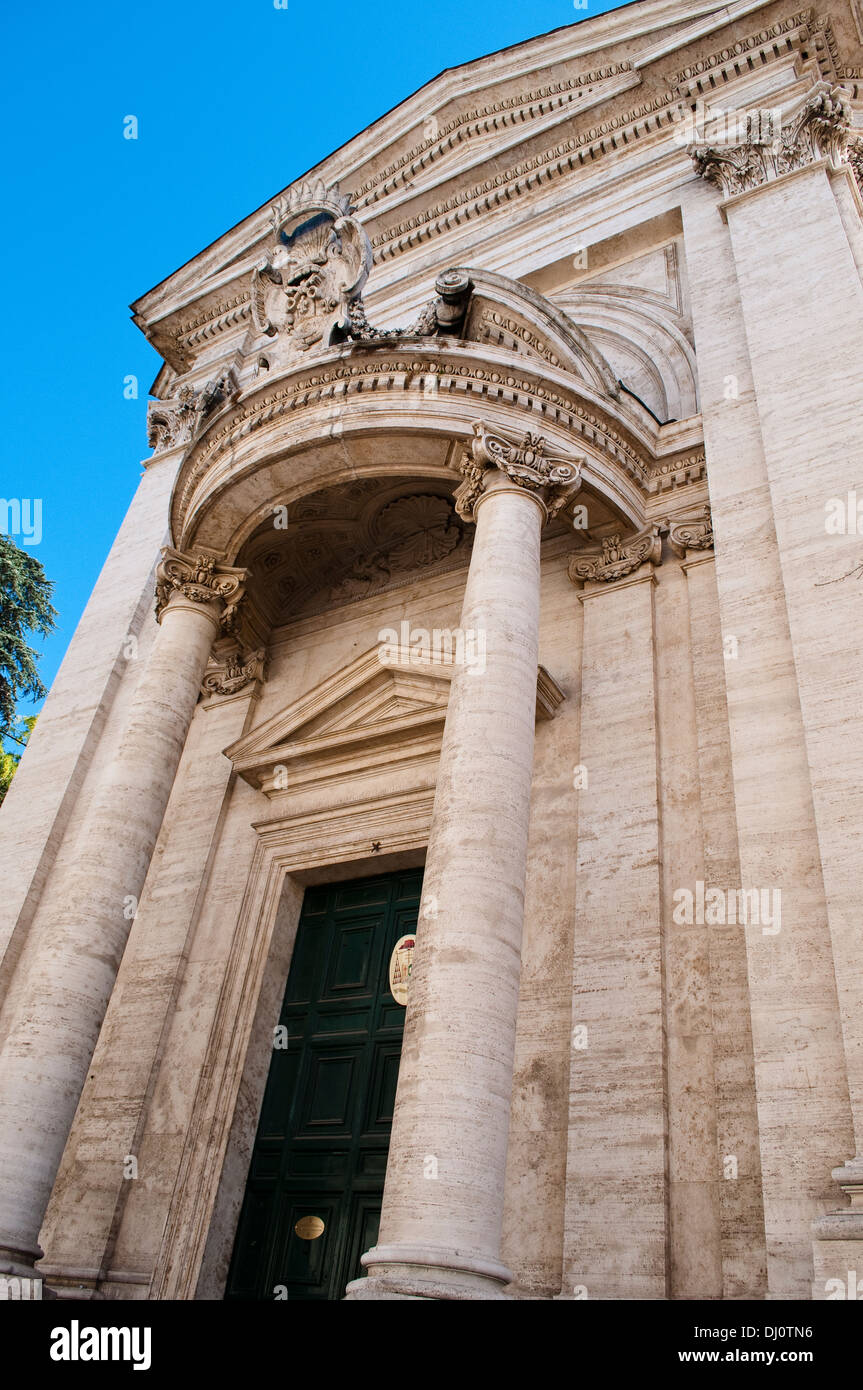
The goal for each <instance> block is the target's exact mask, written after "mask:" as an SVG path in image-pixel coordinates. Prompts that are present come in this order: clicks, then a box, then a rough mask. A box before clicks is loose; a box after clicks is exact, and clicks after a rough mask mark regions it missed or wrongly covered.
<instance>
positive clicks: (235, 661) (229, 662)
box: [201, 647, 267, 697]
mask: <svg viewBox="0 0 863 1390" xmlns="http://www.w3.org/2000/svg"><path fill="white" fill-rule="evenodd" d="M266 658H267V654H266V651H265V649H264V648H263V647H260V648H259V649H258V650H257V651H256V652H252V653H251V655H250V656H248V657H247V658H246V660H245V661H244V660H243V658H242V656H241V654H240V650H239V648H237V649H235V650H234V651H233V652H230V653H229V654H228V656H227V657H226V658H225V660H224V661H223V662H214V663H213V665H212V667H211V669H210V670H209V671H208V672H207V674H206V675H205V676H204V679H203V682H202V683H201V694H202V695H206V696H211V697H212V696H215V695H223V696H227V695H238V694H239V692H240V691H241V690H245V688H246V686H247V685H251V684H252V683H253V682H255V681H262V680H263V679H264V674H265V667H266Z"/></svg>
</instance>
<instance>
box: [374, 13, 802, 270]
mask: <svg viewBox="0 0 863 1390" xmlns="http://www.w3.org/2000/svg"><path fill="white" fill-rule="evenodd" d="M811 20H812V10H811V9H806V10H800V11H797V12H796V13H795V14H794V15H790V16H788V17H787V18H786V19H783V20H777V21H776V22H775V23H774V24H772V25H769V26H766V27H765V28H764V29H761V30H759V31H758V32H757V33H755V34H752V35H750V36H748V37H747V38H746V39H741V40H738V41H737V42H736V43H734V44H732V45H730V46H728V47H726V48H723V49H720V50H719V51H718V52H717V53H715V54H712V55H710V56H709V57H708V58H706V59H704V60H703V61H702V62H699V63H696V64H693V65H692V66H691V67H690V68H684V69H682V70H681V72H679V73H677V74H676V75H675V77H674V78H673V79H672V82H671V84H670V86H669V87H668V88H667V89H666V90H665V91H664V92H662V93H661V94H660V95H658V96H656V97H654V98H653V99H652V100H648V101H645V102H642V103H641V104H640V105H638V106H636V107H634V108H631V109H630V110H627V111H624V112H620V113H619V114H617V115H615V116H611V117H609V118H608V119H607V120H605V121H601V122H600V123H599V124H597V125H594V126H591V127H590V128H589V129H588V130H585V131H582V132H580V133H579V134H578V135H575V136H573V137H571V138H570V139H568V140H566V141H563V142H561V143H559V144H556V145H554V146H552V147H550V148H549V149H546V150H544V151H542V152H541V153H540V154H537V155H534V156H533V157H531V158H527V159H524V160H521V161H519V162H518V163H517V164H515V165H513V166H512V167H511V168H509V169H507V170H506V171H504V172H502V173H499V174H495V175H494V177H493V178H489V179H485V180H484V181H483V182H482V183H478V184H474V185H473V187H471V188H468V189H464V190H462V191H460V192H457V193H454V194H452V195H451V196H450V197H449V198H447V199H444V200H442V201H440V202H438V203H436V204H434V205H433V206H432V207H430V208H427V209H425V210H424V211H422V212H418V213H417V214H415V215H414V216H413V217H409V218H406V219H403V220H402V221H401V222H397V223H395V224H394V225H392V226H390V227H387V228H385V229H384V230H383V231H381V232H378V233H376V234H375V235H374V236H373V237H372V238H371V242H372V247H373V250H374V258H375V261H376V262H377V263H380V262H382V261H384V260H386V259H389V258H391V257H393V256H396V255H398V254H400V253H401V252H403V251H406V250H408V249H410V248H411V247H413V246H415V245H417V244H419V243H420V242H422V241H427V240H429V239H430V238H432V237H434V236H436V235H439V234H441V233H443V232H448V231H451V230H452V229H453V228H454V227H457V226H459V225H460V224H461V223H462V222H464V221H467V220H469V219H472V218H475V217H477V216H481V215H482V214H483V213H484V212H487V211H491V210H492V209H493V208H495V207H498V206H501V205H502V204H504V203H508V202H510V201H511V200H512V198H513V197H519V196H521V195H522V194H523V193H526V192H528V191H529V190H531V189H534V188H536V187H537V185H539V184H541V183H546V182H552V181H554V180H556V179H558V178H560V177H562V176H565V175H567V174H570V173H572V172H574V171H577V170H578V169H580V168H582V167H583V166H585V165H589V166H591V167H594V166H595V163H596V160H597V159H598V158H601V157H603V156H605V155H607V154H609V153H610V152H612V151H615V150H617V149H619V148H620V147H621V145H624V146H627V147H631V145H632V144H633V142H634V141H637V140H638V139H640V138H642V137H643V136H644V135H649V134H654V133H655V132H656V131H657V130H660V131H661V130H662V129H663V128H665V127H668V126H671V125H676V124H679V115H682V114H683V107H682V101H681V88H683V87H687V94H688V84H690V83H692V82H697V81H699V80H700V77H701V75H702V74H708V73H711V74H712V73H713V72H714V70H716V69H719V74H720V75H721V77H722V80H723V81H728V80H730V79H733V78H736V77H738V76H739V75H740V68H739V59H740V58H741V57H744V56H746V55H750V54H752V53H753V52H754V51H756V50H759V49H763V50H764V52H765V56H766V57H767V61H768V62H769V61H770V59H771V58H775V57H776V54H775V53H774V51H773V48H774V44H775V40H776V39H778V38H783V37H784V38H786V41H787V44H788V51H793V50H794V47H795V45H796V44H797V43H799V40H800V39H802V38H804V37H808V35H809V27H808V26H809V24H810V23H811ZM792 35H793V36H794V37H793V39H792V38H791V36H792ZM726 65H727V66H729V67H731V69H732V71H731V72H730V73H728V72H727V71H726V70H725V68H726ZM712 80H715V78H714V79H712ZM687 114H688V113H687Z"/></svg>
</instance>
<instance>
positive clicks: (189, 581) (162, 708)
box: [0, 550, 245, 1272]
mask: <svg viewBox="0 0 863 1390" xmlns="http://www.w3.org/2000/svg"><path fill="white" fill-rule="evenodd" d="M244 578H245V571H243V570H236V569H227V568H225V567H223V566H221V565H219V564H218V562H217V561H215V560H213V559H212V558H209V557H195V558H191V557H186V556H183V555H180V554H179V553H178V552H176V551H173V550H166V551H164V552H163V559H162V563H161V564H160V566H159V569H158V572H157V614H158V616H159V619H160V629H159V633H158V636H157V638H156V641H155V643H154V645H153V649H152V651H151V653H150V656H149V658H148V661H147V666H146V668H145V670H144V672H143V673H142V676H141V679H140V681H139V685H138V688H137V690H136V692H135V697H134V700H133V702H132V706H131V710H130V713H129V718H128V722H127V725H126V729H125V732H124V735H123V738H122V740H121V744H120V748H119V750H118V753H117V756H116V757H115V759H114V761H113V763H112V764H111V766H110V768H109V770H108V772H107V774H106V776H105V778H104V780H103V782H102V784H101V785H100V786H99V787H98V789H97V791H96V795H95V798H94V801H93V803H92V804H91V806H90V809H89V811H88V813H87V816H86V819H85V822H84V824H83V825H82V828H81V833H80V839H79V844H78V851H77V854H76V859H75V862H74V864H73V865H72V867H71V868H70V870H69V872H68V878H67V881H66V882H65V883H64V885H63V893H62V895H61V901H62V904H63V906H62V908H60V909H58V910H56V911H55V912H54V913H53V914H52V915H51V916H50V918H49V919H48V920H46V921H45V922H44V923H42V924H40V942H39V952H38V958H37V960H36V962H35V964H34V966H33V969H32V971H31V975H30V977H29V978H28V979H27V980H26V981H25V982H24V985H23V988H22V989H21V990H20V992H19V993H18V996H17V999H16V1012H15V1016H14V1017H13V1018H12V1019H11V1020H10V1025H9V1028H8V1032H7V1034H6V1037H5V1040H4V1044H3V1050H2V1057H0V1269H11V1270H12V1271H13V1272H15V1271H16V1270H19V1269H23V1270H24V1271H26V1270H27V1269H28V1268H30V1269H32V1264H33V1261H34V1260H36V1259H39V1258H40V1257H41V1254H42V1252H41V1250H40V1249H39V1246H38V1235H39V1228H40V1226H41V1224H42V1219H43V1217H44V1214H45V1209H46V1207H47V1203H48V1198H49V1196H50V1192H51V1188H52V1185H53V1183H54V1178H55V1176H56V1172H57V1168H58V1165H59V1162H60V1157H61V1154H62V1152H63V1147H64V1145H65V1143H66V1139H67V1136H68V1134H69V1130H70V1126H71V1124H72V1120H73V1117H74V1113H75V1108H76V1106H77V1103H78V1099H79V1096H80V1093H81V1088H82V1086H83V1084H84V1081H85V1078H86V1074H87V1069H88V1066H89V1064H90V1059H91V1057H92V1054H93V1049H94V1047H95V1044H96V1039H97V1037H98V1034H99V1029H100V1027H101V1024H102V1019H103V1017H104V1013H105V1008H106V1005H107V1001H108V998H109V996H110V994H111V990H112V988H113V986H114V981H115V978H116V974H117V970H118V967H119V963H120V959H121V957H122V954H123V950H124V947H125V944H126V938H127V935H128V932H129V927H130V922H131V920H132V918H133V915H134V911H135V910H136V908H137V905H138V899H139V897H140V893H141V889H142V887H143V883H144V878H145V875H146V873H147V868H148V866H149V863H150V859H151V856H152V853H153V848H154V845H155V842H156V837H157V835H158V832H159V827H160V825H161V822H162V817H163V814H164V810H165V806H166V803H167V800H168V796H169V793H170V791H171V787H172V785H173V782H174V777H175V774H176V770H177V765H178V763H179V760H180V755H181V753H182V750H183V745H184V743H185V739H186V733H187V730H188V727H189V722H190V720H191V717H192V712H193V710H194V708H195V703H196V701H197V699H198V695H199V692H200V687H201V680H202V678H203V676H204V672H205V668H206V664H207V659H208V657H209V654H210V648H211V646H212V643H213V639H214V637H215V636H216V635H217V633H218V632H219V628H220V624H224V623H227V624H228V625H230V623H231V622H232V620H233V617H234V614H235V612H236V607H237V604H238V602H239V600H240V597H241V595H242V592H243V580H244Z"/></svg>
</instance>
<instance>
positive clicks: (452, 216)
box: [136, 8, 845, 371]
mask: <svg viewBox="0 0 863 1390" xmlns="http://www.w3.org/2000/svg"><path fill="white" fill-rule="evenodd" d="M732 20H733V15H732V16H731V17H730V18H726V19H725V20H724V23H725V24H728V23H730V22H732ZM812 22H813V11H812V9H811V8H807V9H803V10H799V11H796V12H795V13H794V14H793V15H790V16H788V17H786V18H785V19H782V20H777V21H776V22H774V23H773V24H771V25H767V26H765V27H764V28H763V29H760V30H758V31H756V32H753V33H752V34H750V35H747V36H746V37H745V38H742V39H739V40H737V41H735V42H734V43H733V44H730V45H726V46H725V47H723V48H721V49H718V50H717V51H715V52H714V53H712V54H710V55H708V56H707V57H706V58H704V59H703V60H699V61H698V62H697V63H694V64H691V65H690V66H688V67H685V68H683V69H681V70H680V71H679V72H677V73H675V74H674V76H673V77H672V79H671V81H670V83H669V85H668V87H667V89H666V90H665V91H663V92H662V93H660V94H659V95H657V96H655V97H654V98H652V99H650V100H645V101H642V102H641V103H639V104H638V105H636V106H634V107H631V108H629V109H627V110H624V111H622V112H618V113H617V114H616V115H612V116H610V117H609V118H608V119H606V120H604V121H601V122H599V123H596V124H594V125H592V126H591V127H590V128H589V129H587V130H584V131H579V132H577V134H576V135H575V136H573V137H572V138H570V139H568V140H567V141H565V142H560V143H557V144H554V145H552V146H550V147H549V148H548V149H546V150H544V151H543V152H542V153H540V154H537V155H535V156H533V157H531V158H526V159H524V160H521V161H519V162H518V163H516V164H513V165H511V166H510V167H508V168H507V169H505V170H504V171H502V172H500V173H497V174H495V175H494V177H492V178H489V179H486V180H483V181H482V182H481V183H476V184H474V185H473V186H472V187H470V188H468V189H460V190H456V191H455V192H453V194H452V195H451V196H450V197H448V198H446V199H440V200H438V201H436V202H435V203H434V204H433V205H432V206H430V207H425V208H423V209H422V210H421V211H419V212H417V213H416V214H414V215H413V216H411V217H407V218H404V217H403V218H401V219H399V220H398V221H396V222H394V223H393V224H391V225H389V226H384V227H379V226H378V227H373V226H372V225H371V224H370V225H369V227H368V230H369V234H370V236H371V241H372V246H373V253H374V260H375V262H376V263H378V264H381V263H383V262H385V261H387V260H390V259H392V258H393V257H395V256H398V255H400V254H401V253H402V252H405V251H409V250H411V249H413V248H414V247H415V246H417V245H418V244H420V243H421V242H425V241H428V240H431V239H432V238H434V237H436V236H438V235H441V234H444V233H446V232H448V231H451V230H453V229H455V228H458V227H459V226H461V225H462V224H464V223H465V222H468V221H473V220H474V219H476V218H477V217H479V216H482V215H484V214H485V213H486V212H488V211H492V210H494V209H495V208H497V207H500V206H504V205H505V204H507V203H509V202H511V201H512V199H513V198H516V199H517V198H519V197H520V196H521V195H522V194H525V193H527V192H529V191H531V190H534V189H536V188H537V187H538V186H539V185H540V184H543V183H548V182H552V181H555V180H557V179H559V178H560V177H561V176H565V175H567V174H570V173H572V172H574V171H575V172H577V171H578V170H580V169H581V168H583V167H590V168H594V167H595V166H596V164H597V161H599V160H601V159H603V158H604V157H605V156H606V155H608V154H610V153H614V152H615V151H617V150H619V149H621V148H624V149H632V147H633V146H634V145H635V144H636V143H637V142H638V141H639V140H642V139H643V138H644V137H645V136H652V135H655V134H656V132H657V131H660V132H661V131H662V130H665V129H668V128H670V127H671V126H673V125H674V124H682V123H683V121H684V120H685V119H686V118H687V117H688V116H689V107H688V104H686V102H687V98H688V97H689V96H690V95H691V94H692V93H694V92H701V91H708V90H709V91H713V90H714V89H715V87H716V85H717V83H725V82H730V81H734V80H736V79H738V78H739V77H740V76H741V73H742V72H746V71H750V70H751V71H754V70H755V61H756V59H757V60H758V61H759V63H761V62H763V63H764V64H765V65H769V64H770V63H772V62H774V61H777V58H778V59H784V58H786V57H787V56H788V54H789V53H794V52H795V51H799V49H800V47H801V43H802V42H806V41H808V40H809V38H810V37H811V29H810V26H811V24H812ZM779 40H781V41H782V42H781V43H780V42H778V41H779ZM626 61H629V60H625V61H624V60H621V61H620V62H619V63H610V64H606V65H605V66H604V67H598V68H596V69H594V70H592V71H591V72H590V73H587V74H584V75H583V79H584V81H583V85H582V86H581V87H579V86H578V85H575V86H573V87H572V88H571V89H569V88H567V90H568V91H571V92H572V94H573V96H572V102H573V103H574V102H575V100H576V99H577V98H578V97H580V96H583V95H585V94H586V92H587V91H589V90H590V86H589V79H590V78H597V75H598V74H602V73H606V72H608V71H609V70H610V69H611V70H614V69H616V68H619V69H620V71H619V72H616V73H615V74H614V76H612V77H606V78H602V77H600V78H599V79H598V80H600V81H602V80H605V81H612V82H614V81H615V79H617V80H618V81H619V80H620V79H622V78H625V77H626V76H627V72H628V70H627V68H626ZM630 68H631V70H632V76H633V78H635V77H636V76H638V74H637V73H636V71H635V66H634V65H633V64H632V63H630ZM759 71H760V67H759ZM843 71H845V70H843ZM837 76H838V72H837ZM503 80H504V78H501V81H503ZM580 80H581V79H579V78H578V77H575V78H572V79H567V82H569V81H572V82H574V83H576V84H578V82H579V81H580ZM559 85H566V84H561V83H550V84H545V86H544V87H541V88H536V89H532V90H528V91H526V92H524V93H521V94H518V95H517V96H515V97H513V98H511V100H513V101H516V102H518V101H520V100H521V99H522V97H523V98H524V99H525V101H526V102H527V106H528V107H529V106H530V105H531V102H530V100H529V98H531V97H532V96H534V95H536V96H538V97H539V102H540V103H541V104H542V105H543V106H544V108H545V109H544V110H542V111H540V110H539V109H538V110H537V111H536V113H535V115H536V117H537V118H538V119H539V118H542V119H547V116H548V114H549V106H548V98H543V97H541V96H539V94H540V93H541V92H544V91H545V90H546V88H549V89H550V88H554V87H556V86H559ZM563 95H565V94H564V93H554V94H552V93H550V96H551V98H552V104H553V100H554V98H555V97H560V96H563ZM619 95H620V92H619V90H618V91H616V92H613V93H610V94H609V99H610V100H611V99H613V98H614V97H615V96H619ZM453 99H458V98H457V97H454V98H453ZM508 100H509V99H506V98H504V99H503V100H501V101H498V102H489V103H485V105H483V106H482V107H471V109H470V110H469V111H467V112H464V113H462V114H461V115H458V116H454V117H453V118H451V120H450V121H449V122H447V124H446V125H445V126H444V127H443V129H444V130H446V131H449V132H450V133H449V134H447V135H446V138H442V137H441V134H440V132H438V134H437V135H436V136H433V137H430V138H429V139H428V140H426V141H423V142H421V143H420V144H418V145H416V146H413V147H412V148H411V149H410V150H408V151H406V152H405V154H404V155H402V156H399V157H398V158H397V159H395V160H391V161H390V162H389V164H388V165H387V168H386V169H385V170H382V171H381V173H380V175H375V176H373V177H372V178H370V179H366V180H365V181H364V182H363V183H362V184H360V185H359V188H360V191H359V193H357V195H356V197H357V199H358V201H359V204H360V206H361V207H362V209H363V212H364V215H365V220H366V221H367V222H369V219H370V217H371V218H373V219H374V221H377V220H378V219H377V217H376V216H375V214H376V206H377V203H378V202H380V201H381V199H382V198H383V197H384V191H383V190H384V184H380V183H379V182H378V180H379V179H383V180H384V183H386V180H387V179H389V180H390V184H391V186H390V187H388V188H387V190H386V191H387V193H393V192H397V191H398V190H399V189H401V188H402V187H403V186H404V185H405V183H407V182H408V180H409V179H410V178H411V177H413V175H412V174H411V173H409V170H410V168H411V165H412V164H416V165H417V170H418V171H419V170H422V171H425V170H428V169H430V168H431V167H432V166H433V165H434V164H435V162H436V161H437V160H439V159H440V158H442V157H443V156H445V155H448V154H450V153H451V151H452V150H453V149H454V148H456V147H457V145H458V143H459V139H461V140H462V141H464V140H465V139H466V135H465V132H466V131H467V130H468V129H471V128H472V122H473V124H474V125H476V126H477V130H476V136H478V137H484V136H485V135H486V134H487V131H486V129H485V125H486V123H490V124H489V131H492V132H493V131H494V129H495V126H494V124H493V120H494V118H495V117H496V118H497V120H498V123H499V125H500V122H501V121H502V120H503V121H504V122H507V121H509V122H512V121H516V122H517V123H518V124H519V125H520V124H521V117H520V116H514V115H513V113H514V112H518V111H519V110H522V111H523V110H524V108H523V107H522V108H519V107H518V106H516V107H513V108H512V109H511V110H509V109H506V108H507V101H508ZM570 105H572V103H570V102H569V101H567V102H564V103H563V105H562V106H561V110H563V109H564V107H567V106H570ZM495 106H498V107H500V108H502V109H501V110H499V111H497V112H495V110H494V108H495ZM487 109H489V114H488V115H486V114H485V113H486V110H487ZM475 113H476V114H475ZM419 119H422V118H421V117H420V118H419ZM453 125H454V126H455V127H456V128H455V129H453V130H450V127H451V126H453ZM526 134H527V136H528V137H529V136H530V131H529V130H527V131H526ZM471 138H474V137H471ZM368 158H369V156H363V157H362V159H363V162H367V161H368ZM400 170H402V171H404V172H403V173H400V172H399V171H400ZM388 171H389V172H388ZM457 173H458V171H457V170H456V171H453V175H452V176H453V177H456V175H457ZM335 174H336V169H335V167H333V176H335ZM338 176H339V177H340V178H341V179H342V181H343V182H345V183H348V184H349V183H350V180H351V178H352V172H351V170H350V168H349V167H348V166H346V165H344V163H340V164H339V166H338ZM364 190H365V191H364ZM375 190H377V191H375ZM256 216H257V217H258V219H259V221H258V222H255V223H254V225H250V226H249V228H248V230H247V232H246V233H245V236H246V241H245V243H244V244H243V245H239V244H237V243H235V242H231V243H230V246H231V247H232V248H233V249H232V250H231V251H230V259H231V261H232V262H237V263H239V262H242V261H244V260H245V261H248V260H249V257H250V256H252V255H254V254H255V251H254V248H255V247H257V246H259V245H260V244H261V243H262V242H263V241H264V240H265V239H266V235H267V231H266V228H265V226H264V222H263V219H264V217H265V216H267V217H268V216H269V210H268V208H267V209H262V210H261V211H260V213H259V214H256ZM259 223H260V225H259ZM224 273H225V267H222V269H221V270H220V271H218V272H216V273H214V274H213V276H212V277H211V278H213V279H215V278H216V274H218V275H224ZM178 274H179V272H178ZM243 274H244V275H245V274H246V271H245V269H244V271H243ZM172 278H173V277H172ZM205 283H206V282H205ZM155 293H156V291H150V293H149V294H148V295H145V296H143V297H142V298H141V299H140V300H139V301H137V304H138V306H139V312H138V313H137V314H136V322H137V323H139V325H140V326H141V327H142V328H143V329H144V331H145V332H146V333H147V334H148V336H149V337H150V338H151V341H153V343H154V345H155V346H156V347H157V349H158V350H159V351H160V352H162V353H163V355H165V357H166V360H167V361H169V362H170V363H171V365H172V366H174V367H175V368H176V369H177V370H184V371H185V370H187V368H188V366H189V365H190V361H191V360H193V358H194V352H195V349H197V348H200V347H201V346H204V345H206V343H207V342H209V341H210V340H211V338H212V337H213V336H214V335H215V334H217V333H219V332H221V331H225V330H229V329H231V328H234V327H236V326H237V325H238V324H239V323H243V322H246V321H247V320H248V319H249V318H250V304H249V296H248V293H247V292H246V290H245V287H244V288H243V291H242V292H239V290H238V287H237V280H236V279H228V280H227V281H226V282H225V284H224V285H223V286H222V287H221V291H220V294H221V295H224V298H219V300H218V303H216V304H214V305H211V306H209V307H208V308H207V309H206V310H205V311H200V310H199V311H198V312H197V313H193V314H192V315H191V316H189V311H188V308H187V309H186V310H185V313H184V312H183V310H182V309H181V308H177V309H176V310H174V311H172V312H171V313H169V314H167V315H165V316H164V317H162V318H161V319H160V320H158V321H156V322H154V323H153V324H152V327H148V325H147V310H146V309H145V308H144V306H145V305H147V304H148V302H150V301H151V300H152V301H153V302H154V303H155V300H154V296H155ZM181 314H182V315H183V317H182V321H179V316H180V315H181Z"/></svg>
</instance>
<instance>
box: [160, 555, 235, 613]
mask: <svg viewBox="0 0 863 1390" xmlns="http://www.w3.org/2000/svg"><path fill="white" fill-rule="evenodd" d="M248 574H249V571H248V570H245V569H233V568H232V567H231V566H230V565H222V564H220V563H219V561H218V560H216V559H215V558H214V557H213V556H212V555H203V554H202V555H195V556H192V555H183V554H182V553H181V552H180V551H179V550H172V549H171V547H170V546H165V548H164V550H163V551H162V559H161V560H160V562H159V566H158V568H157V570H156V619H157V621H159V622H161V620H162V613H163V612H164V609H165V606H166V604H167V602H168V600H169V599H170V598H171V596H172V594H175V593H181V594H182V595H183V597H184V598H187V599H189V600H190V602H192V603H218V605H219V608H220V623H221V626H222V627H223V628H225V629H226V631H230V630H231V628H232V627H233V625H234V619H235V617H236V613H237V609H238V607H239V605H240V603H241V601H242V599H243V596H244V594H245V581H246V579H247V578H248Z"/></svg>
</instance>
